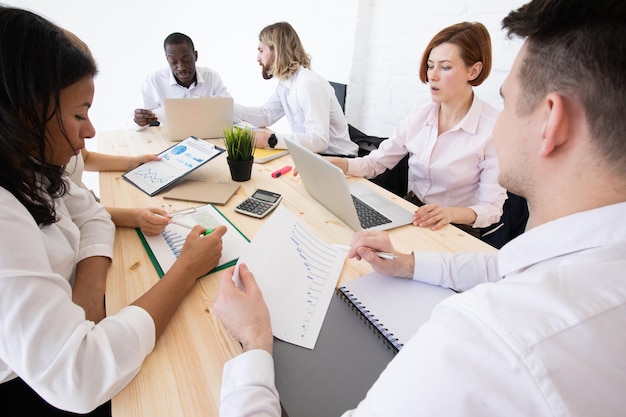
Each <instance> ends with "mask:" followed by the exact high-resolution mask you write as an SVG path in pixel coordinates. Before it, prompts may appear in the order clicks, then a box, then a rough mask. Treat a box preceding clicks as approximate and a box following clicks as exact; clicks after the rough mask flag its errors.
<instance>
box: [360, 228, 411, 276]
mask: <svg viewBox="0 0 626 417" xmlns="http://www.w3.org/2000/svg"><path fill="white" fill-rule="evenodd" d="M377 252H387V253H390V254H393V255H395V256H396V258H395V259H385V258H381V257H380V256H379V254H378V253H377ZM348 257H350V258H356V259H357V260H361V259H363V260H365V261H367V262H368V263H369V264H370V265H372V268H374V270H375V271H376V272H378V273H379V274H383V275H391V276H394V277H401V278H413V270H414V269H415V260H414V258H413V254H412V253H411V254H406V253H400V252H398V251H396V250H395V248H394V247H393V245H392V244H391V240H390V239H389V234H387V232H383V231H361V232H356V233H355V234H354V236H353V237H352V242H350V251H349V252H348Z"/></svg>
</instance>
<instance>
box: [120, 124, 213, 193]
mask: <svg viewBox="0 0 626 417" xmlns="http://www.w3.org/2000/svg"><path fill="white" fill-rule="evenodd" d="M222 152H224V149H222V148H219V147H217V146H214V145H212V144H210V143H207V142H205V141H203V140H201V139H198V138H197V137H195V136H189V137H188V138H187V139H185V140H183V141H181V142H179V143H177V144H175V145H173V146H171V147H170V148H167V149H166V150H164V151H163V152H161V153H159V156H160V157H161V160H160V161H149V162H146V163H144V164H141V165H139V166H138V167H136V168H133V169H131V170H130V171H128V172H126V173H124V174H123V175H122V178H124V179H125V180H126V181H128V182H130V183H131V184H133V185H134V186H135V187H137V188H139V189H140V190H141V191H143V192H144V193H146V194H148V195H149V196H154V195H156V194H158V193H159V192H161V191H163V190H164V189H166V188H168V187H169V186H171V185H172V184H174V183H175V182H177V181H179V180H180V179H182V178H184V177H185V176H186V175H188V174H190V173H191V172H193V171H194V170H196V169H198V168H200V167H201V166H202V165H204V164H206V163H207V162H209V161H210V160H211V159H213V158H215V157H216V156H218V155H219V154H221V153H222Z"/></svg>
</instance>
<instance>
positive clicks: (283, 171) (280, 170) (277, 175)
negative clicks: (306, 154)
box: [272, 165, 291, 178]
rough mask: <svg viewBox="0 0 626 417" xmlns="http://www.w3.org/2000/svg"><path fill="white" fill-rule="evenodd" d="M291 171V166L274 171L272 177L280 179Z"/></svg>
mask: <svg viewBox="0 0 626 417" xmlns="http://www.w3.org/2000/svg"><path fill="white" fill-rule="evenodd" d="M289 171H291V166H289V165H287V166H285V167H282V168H281V169H279V170H278V171H274V172H272V177H274V178H278V177H280V176H281V175H283V174H286V173H288V172H289Z"/></svg>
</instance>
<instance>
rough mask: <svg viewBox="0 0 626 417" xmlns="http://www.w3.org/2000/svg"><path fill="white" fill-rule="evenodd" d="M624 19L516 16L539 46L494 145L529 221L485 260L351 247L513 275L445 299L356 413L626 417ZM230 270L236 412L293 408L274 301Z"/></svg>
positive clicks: (624, 9) (593, 5)
mask: <svg viewBox="0 0 626 417" xmlns="http://www.w3.org/2000/svg"><path fill="white" fill-rule="evenodd" d="M624 21H626V4H625V3H624V2H622V1H611V0H601V1H596V2H589V1H587V0H533V1H531V2H530V3H528V4H527V5H525V6H522V7H521V8H520V9H518V10H517V11H513V12H511V13H510V14H509V15H508V16H507V17H506V18H505V19H504V20H503V27H504V28H505V29H506V30H507V31H508V32H509V35H516V36H520V37H525V38H527V40H526V42H525V43H524V45H523V46H522V48H521V50H520V52H519V55H518V57H517V59H516V61H515V63H514V64H513V68H512V69H511V73H510V74H509V76H508V78H507V79H506V80H505V82H504V84H503V86H502V89H501V93H502V96H503V98H504V110H503V112H502V113H501V114H500V116H499V118H498V121H497V122H496V125H495V128H494V140H495V143H496V147H497V152H498V157H499V160H500V170H501V173H500V182H501V184H502V186H504V187H506V188H507V189H510V190H511V191H512V192H514V193H516V194H519V195H522V196H523V197H525V198H526V199H527V200H528V203H529V207H530V218H529V222H528V230H527V232H526V233H524V234H522V235H521V236H519V237H517V238H516V239H514V240H512V241H511V242H509V243H508V244H507V245H505V246H504V247H503V248H502V249H501V251H500V252H499V253H498V254H495V255H492V256H491V257H489V256H488V255H487V256H485V257H486V258H487V259H485V257H483V258H482V261H481V260H480V259H472V258H471V257H468V256H467V255H465V254H461V255H460V256H459V257H458V258H457V257H455V256H454V255H452V256H450V257H448V260H447V261H442V260H441V259H440V260H437V259H436V257H434V256H431V258H432V259H431V260H433V261H434V265H427V264H423V263H421V262H422V260H421V259H420V258H418V257H417V256H416V257H413V256H411V255H406V254H405V255H404V256H402V257H400V258H399V259H398V260H396V261H393V260H386V261H385V262H382V263H377V260H376V259H374V258H376V256H375V255H374V254H373V253H372V250H383V251H386V252H389V251H394V250H393V247H392V246H391V244H390V243H389V240H388V239H386V238H385V235H383V234H366V235H364V234H357V235H356V236H355V240H354V241H353V244H352V250H351V256H356V257H358V258H362V259H365V260H367V261H369V262H371V263H372V265H373V266H374V268H375V269H378V268H382V266H385V267H387V268H388V269H386V270H385V271H386V273H394V274H396V275H400V276H406V277H413V274H414V271H415V270H416V269H425V268H430V269H429V270H430V271H436V270H437V268H444V267H450V266H452V275H458V276H460V275H466V276H480V274H488V277H489V280H491V281H498V282H495V283H485V284H482V285H479V286H477V287H475V288H472V289H471V290H469V291H467V292H464V293H462V294H458V295H455V296H453V297H450V298H448V299H447V300H445V301H444V302H442V303H441V304H439V305H438V306H437V307H436V308H435V309H434V311H433V313H432V316H431V319H430V320H429V321H428V322H427V323H426V324H424V325H423V326H422V327H421V329H420V330H419V331H418V333H417V334H416V335H415V336H414V337H413V338H412V339H411V341H410V342H409V343H407V344H406V345H405V346H404V348H402V350H401V351H400V352H399V353H398V355H397V356H396V357H395V358H394V360H393V361H391V362H390V364H389V366H388V367H387V368H386V369H385V371H384V372H383V373H382V374H381V375H380V377H379V379H378V381H376V382H375V383H374V385H373V386H372V388H371V389H370V391H369V392H368V394H367V396H366V398H365V399H364V400H363V401H362V402H361V403H360V404H359V405H358V407H357V408H356V409H355V410H353V411H349V412H347V413H346V414H345V415H353V416H366V415H367V416H374V415H377V416H404V415H406V416H417V415H424V416H428V415H445V416H477V415H480V416H507V417H511V416H535V417H536V416H556V415H558V416H590V415H596V416H603V417H604V416H620V415H623V414H624V408H625V406H626V399H624V395H623V391H624V387H626V356H625V355H624V352H626V334H625V333H624V328H625V327H626V275H625V274H624V271H625V270H626V225H625V224H624V218H623V217H624V213H626V138H625V134H626V133H625V132H626V118H624V110H625V108H624V103H626V59H625V57H626V43H624V42H623V39H624V38H625V37H626V26H624V24H623V22H624ZM396 253H397V252H396ZM399 255H400V254H399ZM414 261H415V262H420V264H419V265H418V264H417V263H415V264H413V262H414ZM458 261H460V262H461V263H459V262H458ZM396 267H397V269H394V268H396ZM445 275H447V273H438V276H434V280H433V282H435V283H442V281H440V279H441V276H445ZM230 278H231V274H228V273H227V274H224V276H223V277H222V282H221V288H220V291H219V294H218V297H217V300H216V302H215V305H214V308H215V311H216V314H217V315H218V316H219V317H220V318H221V319H222V321H223V322H224V323H225V325H226V326H227V327H228V328H229V329H230V331H231V332H232V334H233V335H234V336H235V337H236V338H237V339H238V340H240V341H241V343H242V346H243V349H244V353H242V354H241V355H239V356H238V357H236V358H234V359H232V360H230V361H229V362H228V363H227V364H226V366H225V368H224V374H223V385H222V398H221V412H220V416H222V417H224V416H230V415H233V416H234V415H276V416H279V415H280V405H279V401H278V397H277V393H276V388H275V386H274V379H273V378H274V376H273V362H272V357H271V352H272V333H271V328H270V324H269V323H270V321H269V317H268V313H267V308H266V306H265V304H264V302H263V297H262V294H261V293H260V291H259V289H258V287H257V286H256V282H255V280H254V277H253V276H252V274H251V273H250V272H249V271H248V270H247V269H245V268H240V278H241V279H242V283H243V285H244V288H245V291H240V290H239V289H238V288H237V287H235V285H234V284H233V282H232V280H231V279H230ZM502 278H505V279H502ZM463 285H468V286H471V285H472V284H470V282H469V281H466V282H464V283H463ZM373 343H374V342H373ZM294 366H297V365H294Z"/></svg>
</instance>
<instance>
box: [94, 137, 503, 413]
mask: <svg viewBox="0 0 626 417" xmlns="http://www.w3.org/2000/svg"><path fill="white" fill-rule="evenodd" d="M163 129H164V128H159V127H151V128H148V129H145V130H143V131H140V132H134V131H131V130H119V131H109V132H102V133H99V134H98V135H97V141H98V151H99V152H102V153H107V154H113V155H133V156H134V155H140V154H146V153H158V152H160V151H162V150H164V149H166V148H168V147H169V146H171V145H172V143H169V142H168V141H167V140H166V139H164V135H163V134H162V130H163ZM210 142H212V143H214V144H215V145H217V146H220V145H221V140H219V139H217V140H212V141H210ZM286 165H293V162H292V160H291V157H290V156H289V155H285V156H282V157H280V158H277V159H275V160H272V161H269V162H267V163H264V164H257V163H255V164H254V165H253V169H252V177H251V179H250V180H249V181H246V182H241V183H239V184H240V188H239V190H238V191H237V192H236V193H235V194H234V195H233V196H232V197H231V198H230V200H228V202H227V203H226V204H225V205H223V206H221V205H216V207H217V208H218V209H219V210H220V211H222V213H223V214H224V215H225V216H226V217H227V218H228V219H229V220H230V221H231V222H232V223H233V224H234V225H235V226H236V227H237V228H238V229H239V230H241V232H242V233H243V234H245V235H246V236H247V237H248V239H253V238H254V236H255V235H256V233H257V232H258V231H259V229H260V228H261V227H262V226H263V224H264V222H265V221H266V219H267V218H269V217H270V216H272V215H273V213H270V214H269V215H268V216H267V217H266V218H264V219H256V218H253V217H250V216H246V215H243V214H239V213H236V212H235V211H234V208H235V207H236V206H237V205H238V204H239V203H241V202H242V201H243V200H244V199H246V198H247V197H249V196H251V195H252V193H253V192H254V191H255V190H256V189H257V188H262V189H265V190H268V191H273V192H276V193H280V194H282V196H283V200H282V201H281V203H280V204H281V205H282V206H284V207H285V208H287V209H288V210H289V211H290V212H291V213H292V214H294V215H295V216H296V218H297V219H298V221H299V222H301V223H302V224H303V225H305V226H306V227H307V228H309V230H311V231H312V232H313V233H314V234H315V235H316V236H317V237H318V238H319V239H321V240H323V241H325V242H327V243H339V244H348V243H349V242H350V240H351V239H352V235H353V233H354V231H353V230H352V229H350V228H349V227H348V226H346V225H345V224H344V223H343V222H342V221H340V220H339V219H338V218H337V217H336V216H335V215H333V214H332V213H331V212H330V211H328V210H327V209H326V208H324V207H323V206H321V205H320V204H319V203H318V202H317V201H315V200H314V199H313V198H312V197H310V196H309V195H308V193H307V192H306V190H305V189H304V186H303V185H302V181H301V179H300V177H299V176H294V175H292V173H291V172H290V173H287V174H285V175H282V176H280V177H279V178H273V177H272V176H271V173H272V172H274V171H276V170H278V169H280V168H282V167H284V166H286ZM122 174H123V172H101V173H100V198H101V201H102V203H103V204H104V205H105V206H110V207H161V208H164V209H165V210H167V211H170V212H171V211H176V210H181V209H185V208H189V207H195V206H199V205H202V203H197V202H195V203H194V202H186V201H179V200H171V199H164V198H163V197H162V196H161V195H160V194H158V195H156V196H154V197H149V196H148V195H146V194H145V193H143V192H142V191H140V190H139V189H138V188H136V187H134V186H133V185H131V184H130V183H129V182H127V181H125V180H124V179H123V178H122ZM190 176H191V178H192V179H197V180H204V181H207V182H231V181H232V180H231V177H230V172H229V169H228V165H227V162H226V155H225V153H223V154H221V155H220V156H218V157H217V158H215V159H213V160H211V161H210V162H208V163H207V164H206V165H204V166H202V167H201V168H199V169H198V170H196V171H194V172H193V173H192V174H191V175H190ZM348 181H361V182H363V183H364V184H367V185H368V186H370V187H372V188H373V189H375V190H377V191H378V192H379V193H380V194H382V195H384V196H385V197H387V198H389V199H392V200H394V201H395V202H396V203H398V204H399V205H401V206H404V207H405V208H407V209H408V210H410V211H413V210H415V206H414V205H413V204H411V203H409V202H408V201H405V200H404V199H402V198H401V197H398V196H396V195H394V194H392V193H390V192H388V191H387V190H384V189H382V188H380V187H378V186H377V185H375V184H373V183H372V182H370V181H368V180H365V179H362V178H348ZM389 234H390V236H391V239H392V241H393V243H394V246H395V247H396V249H398V250H399V251H402V252H407V253H408V252H411V251H413V250H428V251H439V252H462V251H480V252H494V251H495V249H493V248H492V247H491V246H489V245H487V244H485V243H483V242H481V241H480V240H478V239H476V238H474V237H472V236H470V235H468V234H467V233H465V232H463V231H461V230H459V229H457V228H455V227H453V226H446V227H444V228H443V229H441V230H438V231H436V232H435V231H431V230H429V229H423V228H418V227H415V226H411V225H407V226H402V227H399V228H396V229H392V230H390V231H389ZM371 271H372V269H371V267H370V266H369V264H367V263H366V262H365V261H356V260H354V259H347V260H346V262H345V264H344V267H343V269H342V271H341V275H340V277H339V283H341V282H345V281H348V280H351V279H355V278H358V277H359V276H362V275H364V274H366V273H369V272H371ZM253 272H254V271H253ZM219 274H221V272H216V273H214V274H210V275H207V276H205V277H203V278H201V279H199V280H198V282H197V283H196V285H195V286H194V287H193V288H192V290H191V291H190V292H189V294H188V295H187V296H186V298H185V299H184V300H183V302H182V303H181V305H180V307H179V308H178V310H177V311H176V313H175V314H174V316H173V317H172V320H171V321H170V324H169V325H168V327H167V329H166V330H165V332H164V333H163V335H162V337H161V338H160V339H159V340H157V343H156V346H155V349H154V351H153V352H152V353H151V354H150V355H149V356H148V357H147V358H146V360H145V362H144V364H143V366H142V369H141V371H140V373H139V374H138V375H137V377H135V379H134V380H133V381H132V382H131V383H130V384H129V385H128V386H127V387H126V388H125V389H124V390H122V391H121V392H120V393H119V394H118V395H117V396H115V397H114V398H113V401H112V408H113V416H114V417H121V416H133V417H138V416H157V415H163V416H185V417H194V416H202V417H207V416H208V417H211V416H217V415H218V413H219V396H220V388H221V380H222V368H223V365H224V363H225V362H226V361H228V360H229V359H231V358H232V357H234V356H236V355H237V354H239V353H240V352H241V346H240V345H239V343H238V342H237V341H236V340H234V339H233V338H232V336H231V335H230V334H229V333H228V331H227V330H226V329H225V328H224V326H223V325H222V324H221V323H220V321H219V319H218V318H217V317H216V316H215V315H214V314H213V312H212V303H213V301H214V299H215V297H216V294H217V290H218V287H219V278H218V277H219ZM158 279H159V276H158V274H157V272H156V270H155V268H154V267H153V265H152V262H151V261H150V258H149V256H148V254H147V252H146V250H145V249H144V247H143V245H142V244H141V241H140V239H139V236H138V234H137V232H136V231H135V230H134V229H130V228H117V231H116V239H115V247H114V259H113V262H112V266H111V268H110V270H109V274H108V278H107V293H106V294H107V295H106V304H107V313H108V314H109V315H110V314H115V313H116V312H117V311H119V310H120V309H121V308H123V307H124V306H126V305H128V304H130V303H132V302H133V301H135V300H136V299H137V298H138V297H139V296H141V295H142V294H143V293H145V292H146V291H147V290H148V289H149V288H150V287H152V285H154V284H155V283H156V282H157V280H158Z"/></svg>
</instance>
